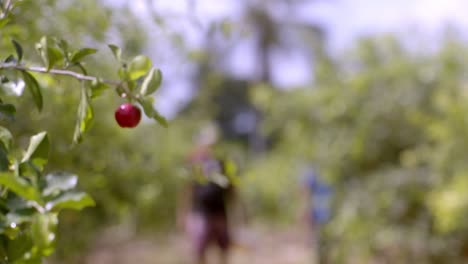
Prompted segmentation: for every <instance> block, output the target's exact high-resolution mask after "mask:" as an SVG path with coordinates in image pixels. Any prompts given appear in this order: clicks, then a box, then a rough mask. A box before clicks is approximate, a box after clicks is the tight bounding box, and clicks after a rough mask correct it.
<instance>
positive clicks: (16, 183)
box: [0, 172, 41, 202]
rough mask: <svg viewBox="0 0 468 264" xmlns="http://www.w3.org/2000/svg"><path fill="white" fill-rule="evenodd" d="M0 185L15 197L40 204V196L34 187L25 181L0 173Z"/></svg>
mask: <svg viewBox="0 0 468 264" xmlns="http://www.w3.org/2000/svg"><path fill="white" fill-rule="evenodd" d="M0 185H3V186H5V187H6V188H8V189H10V190H11V191H12V192H14V193H16V194H17V195H19V196H21V197H23V198H25V199H27V200H32V201H36V202H40V200H41V198H40V194H39V192H38V191H37V189H36V188H34V186H32V185H31V184H29V183H28V182H27V181H26V180H25V179H23V178H21V177H18V176H15V175H14V174H13V173H10V172H2V173H0Z"/></svg>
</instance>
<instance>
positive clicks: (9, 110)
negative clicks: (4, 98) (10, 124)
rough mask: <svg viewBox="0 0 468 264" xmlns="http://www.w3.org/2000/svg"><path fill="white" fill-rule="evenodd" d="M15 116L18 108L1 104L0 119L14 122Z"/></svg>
mask: <svg viewBox="0 0 468 264" xmlns="http://www.w3.org/2000/svg"><path fill="white" fill-rule="evenodd" d="M15 114H16V108H15V106H14V105H12V104H4V103H0V117H4V118H7V119H9V120H13V119H15Z"/></svg>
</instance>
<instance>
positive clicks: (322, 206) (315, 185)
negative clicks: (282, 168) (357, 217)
mask: <svg viewBox="0 0 468 264" xmlns="http://www.w3.org/2000/svg"><path fill="white" fill-rule="evenodd" d="M301 187H302V194H303V197H304V200H305V206H304V210H303V211H302V214H303V218H302V219H303V220H304V221H305V225H306V228H307V230H308V232H307V242H308V243H309V245H310V247H311V249H312V253H313V256H312V259H313V262H312V263H323V260H322V259H321V258H320V248H321V247H322V246H323V245H322V243H323V241H321V233H322V227H323V225H324V224H326V223H327V222H328V221H329V219H330V201H331V195H332V188H331V186H330V185H328V184H327V183H325V182H324V181H323V180H322V179H320V177H319V176H318V174H317V172H316V171H315V170H314V169H312V168H306V169H305V170H304V171H303V172H302V174H301Z"/></svg>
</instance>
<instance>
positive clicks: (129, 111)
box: [115, 103, 141, 127]
mask: <svg viewBox="0 0 468 264" xmlns="http://www.w3.org/2000/svg"><path fill="white" fill-rule="evenodd" d="M115 120H116V121H117V123H118V124H119V126H120V127H136V126H137V125H138V123H140V120H141V111H140V108H138V107H137V106H135V105H133V104H131V103H125V104H121V105H120V106H119V107H118V108H117V110H115Z"/></svg>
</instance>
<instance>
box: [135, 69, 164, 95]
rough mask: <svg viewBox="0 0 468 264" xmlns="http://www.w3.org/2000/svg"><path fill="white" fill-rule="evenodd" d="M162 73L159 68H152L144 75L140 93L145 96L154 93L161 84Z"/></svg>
mask: <svg viewBox="0 0 468 264" xmlns="http://www.w3.org/2000/svg"><path fill="white" fill-rule="evenodd" d="M161 82H162V73H161V71H160V70H159V69H156V68H152V69H151V71H150V72H149V73H148V75H146V77H145V79H144V80H143V84H142V85H141V89H140V94H141V95H142V96H147V95H150V94H152V93H154V92H155V91H156V90H158V88H159V86H161Z"/></svg>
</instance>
